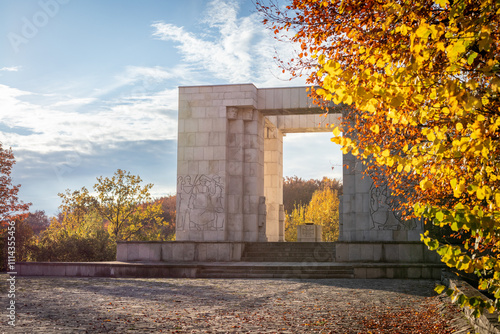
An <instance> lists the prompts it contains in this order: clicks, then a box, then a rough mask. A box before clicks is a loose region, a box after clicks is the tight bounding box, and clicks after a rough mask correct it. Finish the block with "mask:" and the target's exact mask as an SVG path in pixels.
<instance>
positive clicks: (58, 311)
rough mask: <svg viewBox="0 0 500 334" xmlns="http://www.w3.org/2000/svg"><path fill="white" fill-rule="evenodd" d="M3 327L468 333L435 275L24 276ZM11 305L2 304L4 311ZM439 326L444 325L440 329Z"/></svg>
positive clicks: (0, 300) (3, 295) (1, 296)
mask: <svg viewBox="0 0 500 334" xmlns="http://www.w3.org/2000/svg"><path fill="white" fill-rule="evenodd" d="M7 278H8V276H7V275H5V274H2V275H0V280H1V282H2V283H1V284H0V287H1V291H0V305H2V307H1V308H2V310H4V311H3V312H4V316H2V317H1V318H0V319H1V322H0V333H304V332H318V333H370V332H371V333H418V332H419V331H418V327H415V326H418V322H419V321H420V320H425V321H426V322H427V323H429V324H432V326H434V327H430V328H435V329H436V330H435V331H426V332H421V333H431V332H434V333H452V332H456V333H467V331H468V330H470V329H469V327H467V323H466V322H465V320H464V318H463V316H462V314H461V313H459V312H458V311H457V309H456V308H455V307H454V306H452V305H450V304H449V302H448V300H447V299H444V298H442V297H440V296H434V293H433V288H434V286H435V284H436V281H433V280H387V279H372V280H364V279H320V280H298V279H174V278H157V279H151V278H150V279H145V278H142V279H141V278H73V277H17V278H16V284H15V287H16V298H15V301H16V326H15V328H13V327H11V326H9V325H8V324H7V320H6V319H7V311H6V307H7V305H8V303H9V300H10V299H8V297H7V287H8V284H7ZM0 312H1V311H0ZM438 329H439V331H438Z"/></svg>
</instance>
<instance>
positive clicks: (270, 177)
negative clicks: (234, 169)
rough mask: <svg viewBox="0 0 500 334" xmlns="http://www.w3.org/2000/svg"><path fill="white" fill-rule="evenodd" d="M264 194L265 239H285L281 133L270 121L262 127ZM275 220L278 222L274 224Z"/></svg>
mask: <svg viewBox="0 0 500 334" xmlns="http://www.w3.org/2000/svg"><path fill="white" fill-rule="evenodd" d="M264 151H265V153H264V186H265V189H264V196H265V197H266V204H267V219H266V221H267V223H266V226H267V228H266V236H267V241H285V225H284V222H283V220H282V219H280V216H283V213H281V214H280V210H281V211H283V133H282V132H281V131H280V130H279V129H277V128H276V126H275V125H273V124H272V123H270V122H266V126H265V129H264ZM276 222H278V223H277V224H276Z"/></svg>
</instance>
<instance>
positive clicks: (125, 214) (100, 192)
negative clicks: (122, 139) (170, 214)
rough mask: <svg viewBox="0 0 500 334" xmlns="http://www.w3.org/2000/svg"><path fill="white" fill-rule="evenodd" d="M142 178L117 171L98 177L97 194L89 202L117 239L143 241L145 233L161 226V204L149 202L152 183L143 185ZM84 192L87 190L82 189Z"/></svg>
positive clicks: (95, 189) (95, 187)
mask: <svg viewBox="0 0 500 334" xmlns="http://www.w3.org/2000/svg"><path fill="white" fill-rule="evenodd" d="M141 182H142V179H141V178H140V177H139V176H136V175H131V174H130V172H126V171H124V170H121V169H118V170H117V171H116V172H115V174H114V175H113V176H112V177H111V178H109V177H102V176H101V177H98V178H97V183H96V184H95V185H94V191H95V192H96V194H95V195H91V196H87V201H89V203H90V205H91V206H92V207H93V208H95V210H97V212H98V213H99V215H100V216H101V217H103V218H104V219H106V220H107V221H108V223H109V225H108V228H109V232H110V234H112V235H113V236H114V237H115V238H116V240H117V241H118V240H133V239H134V238H139V239H144V236H143V235H141V233H142V232H143V230H146V229H148V227H149V228H150V227H151V226H162V225H164V223H165V222H164V220H163V218H162V217H161V204H160V203H153V204H150V205H148V204H147V202H150V201H151V200H152V199H151V195H150V190H151V188H152V187H153V184H152V183H149V184H146V185H144V186H142V185H141ZM81 191H82V192H85V191H86V189H85V188H82V190H81Z"/></svg>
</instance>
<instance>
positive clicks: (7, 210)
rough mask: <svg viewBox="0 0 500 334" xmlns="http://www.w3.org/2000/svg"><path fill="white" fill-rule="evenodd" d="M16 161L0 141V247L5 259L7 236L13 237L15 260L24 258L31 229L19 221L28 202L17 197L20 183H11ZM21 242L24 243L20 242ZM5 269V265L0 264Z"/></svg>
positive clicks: (27, 206)
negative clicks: (12, 228)
mask: <svg viewBox="0 0 500 334" xmlns="http://www.w3.org/2000/svg"><path fill="white" fill-rule="evenodd" d="M15 163H16V160H15V158H14V154H13V153H12V150H11V149H4V148H3V146H2V143H0V247H1V252H2V253H3V254H2V255H4V256H2V259H7V256H5V255H6V254H7V245H8V243H7V241H8V238H9V237H10V238H12V237H13V238H15V242H16V246H17V247H16V254H14V255H15V256H16V260H18V261H21V260H23V259H25V258H26V256H27V255H26V254H27V252H26V251H25V250H26V247H25V245H27V243H28V241H30V240H31V238H32V235H33V231H32V230H31V229H30V228H29V226H26V225H24V224H22V223H20V222H22V221H23V219H24V218H25V216H26V212H27V211H28V209H29V206H30V203H23V202H22V201H20V200H19V198H18V193H19V188H20V187H21V185H14V184H12V177H11V173H12V167H13V166H14V164H15ZM11 222H14V224H15V225H14V226H15V227H16V229H15V230H10V231H9V230H8V226H9V223H11ZM20 242H23V243H24V244H20ZM3 262H4V261H2V263H3ZM2 266H3V267H4V268H3V269H5V265H4V264H3V265H2Z"/></svg>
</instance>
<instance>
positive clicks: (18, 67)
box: [0, 66, 21, 72]
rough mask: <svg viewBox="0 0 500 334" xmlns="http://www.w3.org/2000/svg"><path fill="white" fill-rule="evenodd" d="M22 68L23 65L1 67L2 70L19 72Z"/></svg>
mask: <svg viewBox="0 0 500 334" xmlns="http://www.w3.org/2000/svg"><path fill="white" fill-rule="evenodd" d="M20 69H21V66H10V67H2V68H0V72H18V71H19V70H20Z"/></svg>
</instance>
